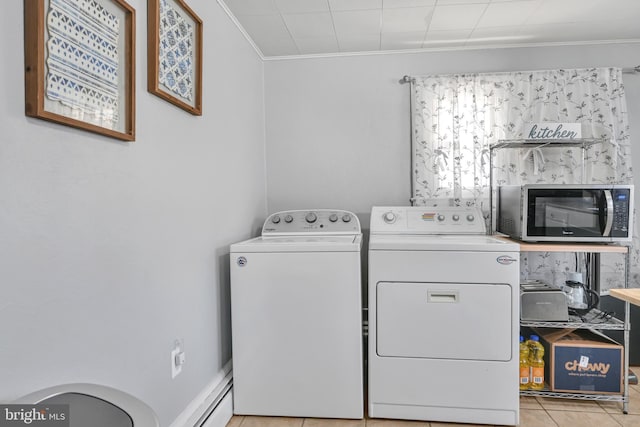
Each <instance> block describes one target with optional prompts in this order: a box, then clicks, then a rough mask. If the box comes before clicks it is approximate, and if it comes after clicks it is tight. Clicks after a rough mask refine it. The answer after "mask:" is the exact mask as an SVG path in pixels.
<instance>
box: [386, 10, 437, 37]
mask: <svg viewBox="0 0 640 427" xmlns="http://www.w3.org/2000/svg"><path fill="white" fill-rule="evenodd" d="M432 13H433V8H432V7H407V8H400V9H385V10H383V11H382V31H383V33H402V32H409V31H426V30H427V26H428V24H429V21H430V20H431V14H432Z"/></svg>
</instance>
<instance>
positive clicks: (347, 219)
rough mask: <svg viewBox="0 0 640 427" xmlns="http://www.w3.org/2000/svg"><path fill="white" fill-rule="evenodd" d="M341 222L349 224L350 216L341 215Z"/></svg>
mask: <svg viewBox="0 0 640 427" xmlns="http://www.w3.org/2000/svg"><path fill="white" fill-rule="evenodd" d="M342 221H344V222H350V221H351V215H349V214H344V215H342Z"/></svg>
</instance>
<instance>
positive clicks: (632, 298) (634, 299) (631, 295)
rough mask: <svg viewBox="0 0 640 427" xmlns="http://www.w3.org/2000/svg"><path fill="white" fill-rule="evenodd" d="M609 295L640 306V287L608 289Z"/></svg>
mask: <svg viewBox="0 0 640 427" xmlns="http://www.w3.org/2000/svg"><path fill="white" fill-rule="evenodd" d="M609 295H611V296H612V297H616V298H618V299H621V300H623V301H626V302H629V303H631V304H633V305H638V306H640V289H638V288H631V289H610V290H609Z"/></svg>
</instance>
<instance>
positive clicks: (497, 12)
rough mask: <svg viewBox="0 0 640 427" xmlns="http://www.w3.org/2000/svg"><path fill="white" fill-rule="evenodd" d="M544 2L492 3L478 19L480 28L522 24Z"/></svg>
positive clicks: (528, 0) (535, 0)
mask: <svg viewBox="0 0 640 427" xmlns="http://www.w3.org/2000/svg"><path fill="white" fill-rule="evenodd" d="M541 4H542V1H541V0H525V1H518V2H508V3H491V4H489V5H488V6H487V9H486V10H485V12H484V14H483V15H482V17H481V18H480V21H478V25H477V27H478V28H487V27H502V26H507V25H522V24H524V23H525V22H526V21H527V20H528V19H529V18H530V17H531V15H532V14H533V13H535V11H536V10H537V9H538V8H539V7H540V5H541Z"/></svg>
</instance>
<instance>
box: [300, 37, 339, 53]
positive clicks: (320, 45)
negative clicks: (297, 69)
mask: <svg viewBox="0 0 640 427" xmlns="http://www.w3.org/2000/svg"><path fill="white" fill-rule="evenodd" d="M296 44H297V45H298V50H300V53H301V54H303V55H304V54H314V53H331V52H338V41H337V40H336V38H335V37H300V38H297V39H296Z"/></svg>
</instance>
